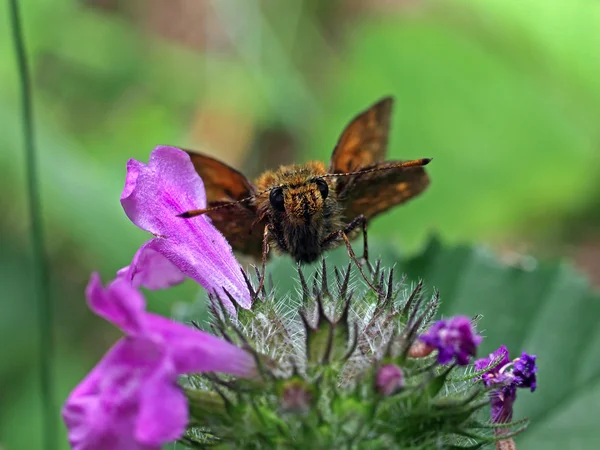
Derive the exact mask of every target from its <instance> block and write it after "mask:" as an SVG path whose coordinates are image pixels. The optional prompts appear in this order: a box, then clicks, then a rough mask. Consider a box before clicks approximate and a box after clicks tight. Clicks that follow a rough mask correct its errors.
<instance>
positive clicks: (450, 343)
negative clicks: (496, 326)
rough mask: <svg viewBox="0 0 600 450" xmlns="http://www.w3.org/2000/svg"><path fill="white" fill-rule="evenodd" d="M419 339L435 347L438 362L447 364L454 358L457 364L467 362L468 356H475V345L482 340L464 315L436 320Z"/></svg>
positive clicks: (462, 364)
mask: <svg viewBox="0 0 600 450" xmlns="http://www.w3.org/2000/svg"><path fill="white" fill-rule="evenodd" d="M420 339H421V341H423V342H424V343H425V344H427V345H429V346H431V347H434V348H437V350H438V362H439V363H440V364H447V363H449V362H450V361H452V359H453V358H456V362H457V364H458V365H461V366H464V365H467V364H468V363H469V357H470V356H475V354H476V353H477V346H478V345H479V344H480V343H481V340H482V338H481V336H478V335H477V334H476V333H475V332H474V331H473V327H472V325H471V321H470V320H469V318H468V317H465V316H456V317H452V318H450V319H447V320H439V321H437V322H436V323H434V324H433V326H432V327H431V328H430V329H429V330H428V331H427V332H426V333H425V334H423V335H421V337H420Z"/></svg>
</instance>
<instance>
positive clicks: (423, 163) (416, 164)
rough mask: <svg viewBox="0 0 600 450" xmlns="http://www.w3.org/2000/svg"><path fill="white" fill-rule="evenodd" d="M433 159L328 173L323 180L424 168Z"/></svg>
mask: <svg viewBox="0 0 600 450" xmlns="http://www.w3.org/2000/svg"><path fill="white" fill-rule="evenodd" d="M432 159H433V158H421V159H414V160H412V161H404V162H401V163H398V164H390V165H388V166H384V167H373V168H371V169H363V170H357V171H356V172H346V173H328V174H327V175H323V178H331V177H346V176H350V175H362V174H364V173H371V172H379V171H381V170H392V169H409V168H411V167H423V166H426V165H427V164H429V163H430V162H431V160H432Z"/></svg>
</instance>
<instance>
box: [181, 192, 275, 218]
mask: <svg viewBox="0 0 600 450" xmlns="http://www.w3.org/2000/svg"><path fill="white" fill-rule="evenodd" d="M271 189H273V187H270V188H269V189H265V190H264V191H260V192H258V193H257V194H254V195H251V196H250V197H246V198H242V199H240V200H236V201H235V202H229V203H223V204H222V205H217V206H212V207H210V208H203V209H190V210H189V211H185V212H182V213H181V214H177V217H182V218H184V219H190V218H192V217H196V216H201V215H202V214H206V213H207V212H210V211H215V210H217V209H222V208H229V207H231V206H235V205H240V204H242V203H246V202H249V201H250V200H252V199H255V198H256V197H260V196H261V195H263V194H264V193H266V192H269V191H270V190H271Z"/></svg>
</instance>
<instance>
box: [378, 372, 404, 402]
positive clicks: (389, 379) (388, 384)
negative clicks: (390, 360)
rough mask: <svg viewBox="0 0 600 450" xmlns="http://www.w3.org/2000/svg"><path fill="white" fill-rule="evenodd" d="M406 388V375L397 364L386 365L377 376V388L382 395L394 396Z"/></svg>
mask: <svg viewBox="0 0 600 450" xmlns="http://www.w3.org/2000/svg"><path fill="white" fill-rule="evenodd" d="M402 387H404V373H403V372H402V369H401V368H400V367H398V366H397V365H395V364H385V365H383V366H381V367H380V368H379V370H378V371H377V375H376V376H375V388H376V389H377V392H379V393H380V394H381V395H385V396H388V395H392V394H393V393H394V392H396V391H397V390H398V389H401V388H402Z"/></svg>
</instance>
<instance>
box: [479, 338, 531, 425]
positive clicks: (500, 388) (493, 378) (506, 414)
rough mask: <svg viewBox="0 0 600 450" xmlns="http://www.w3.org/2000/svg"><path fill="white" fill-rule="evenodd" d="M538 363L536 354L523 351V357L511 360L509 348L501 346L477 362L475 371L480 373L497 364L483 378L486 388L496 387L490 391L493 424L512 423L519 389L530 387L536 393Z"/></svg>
mask: <svg viewBox="0 0 600 450" xmlns="http://www.w3.org/2000/svg"><path fill="white" fill-rule="evenodd" d="M535 360H536V356H535V355H528V354H527V353H525V352H523V353H522V355H521V357H520V358H516V359H515V360H514V361H511V360H510V359H509V357H508V349H507V348H506V346H504V345H502V346H500V348H499V349H498V350H496V351H495V352H494V353H491V354H490V355H489V356H488V357H487V358H481V359H478V360H477V361H475V370H476V371H478V372H479V371H481V370H484V369H485V368H487V367H490V366H492V365H494V363H496V365H494V367H491V368H490V369H489V370H487V371H486V372H485V373H483V375H482V376H481V380H482V381H483V384H484V385H485V386H493V387H494V390H492V391H491V392H490V404H491V406H492V409H491V416H492V422H495V423H502V422H509V421H510V420H512V415H513V404H514V402H515V400H516V399H517V388H529V389H531V392H533V391H535V388H536V381H537V380H536V376H535V374H536V373H537V367H536V365H535Z"/></svg>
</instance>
